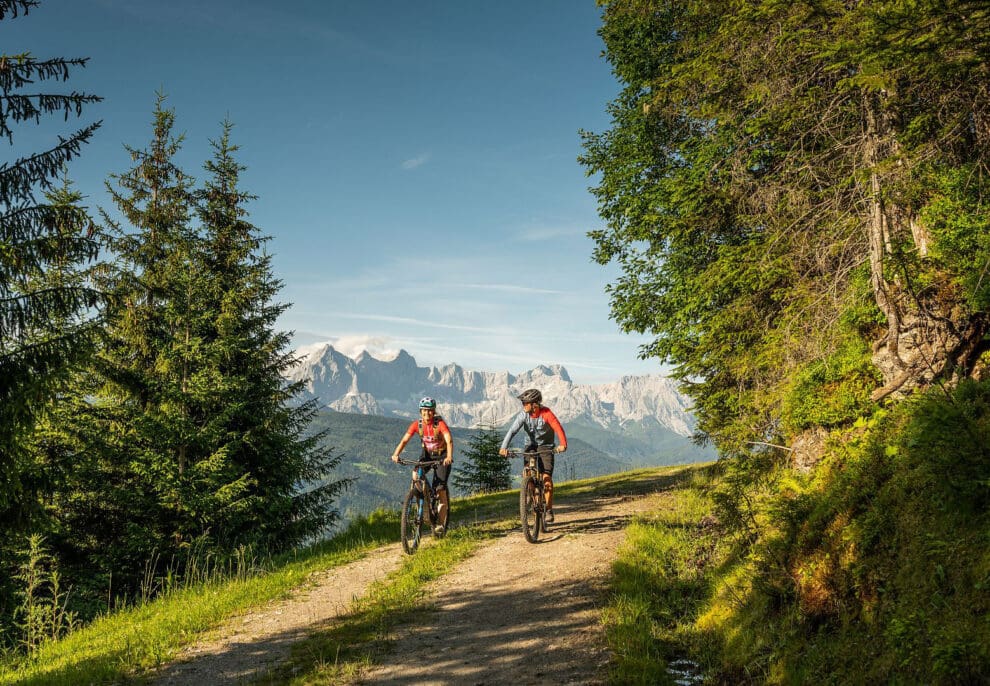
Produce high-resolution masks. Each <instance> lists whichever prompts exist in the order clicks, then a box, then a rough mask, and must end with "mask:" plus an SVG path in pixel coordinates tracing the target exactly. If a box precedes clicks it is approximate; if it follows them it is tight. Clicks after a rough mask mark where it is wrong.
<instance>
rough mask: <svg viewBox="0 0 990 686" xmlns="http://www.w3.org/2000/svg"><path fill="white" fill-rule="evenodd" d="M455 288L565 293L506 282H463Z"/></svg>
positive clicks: (549, 293)
mask: <svg viewBox="0 0 990 686" xmlns="http://www.w3.org/2000/svg"><path fill="white" fill-rule="evenodd" d="M456 288H473V289H476V290H481V291H496V292H499V293H521V294H523V295H526V294H532V295H565V291H555V290H551V289H549V288H533V287H531V286H517V285H515V284H508V283H465V284H459V285H457V286H456Z"/></svg>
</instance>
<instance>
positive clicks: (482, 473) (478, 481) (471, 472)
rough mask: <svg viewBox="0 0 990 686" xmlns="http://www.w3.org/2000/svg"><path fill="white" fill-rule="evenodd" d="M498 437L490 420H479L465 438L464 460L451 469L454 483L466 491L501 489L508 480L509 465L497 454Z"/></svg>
mask: <svg viewBox="0 0 990 686" xmlns="http://www.w3.org/2000/svg"><path fill="white" fill-rule="evenodd" d="M501 444H502V437H501V436H500V435H499V433H498V430H497V429H496V428H495V426H494V425H493V424H483V425H481V427H480V428H479V429H478V432H477V433H475V434H472V436H471V438H469V439H468V447H467V449H466V450H464V451H463V455H464V463H463V465H462V466H460V468H458V469H456V470H455V471H454V485H455V486H457V487H458V488H463V489H464V490H466V491H467V492H468V493H492V492H494V491H504V490H506V489H507V488H509V485H510V484H511V483H512V475H511V471H512V465H511V463H510V462H509V460H507V459H505V458H504V457H502V456H501V455H499V454H498V450H499V448H500V447H501Z"/></svg>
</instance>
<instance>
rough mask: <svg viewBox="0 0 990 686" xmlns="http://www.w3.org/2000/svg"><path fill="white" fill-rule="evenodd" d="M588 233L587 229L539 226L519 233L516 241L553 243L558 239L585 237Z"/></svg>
mask: <svg viewBox="0 0 990 686" xmlns="http://www.w3.org/2000/svg"><path fill="white" fill-rule="evenodd" d="M586 233H587V229H579V228H575V227H573V226H568V227H562V226H538V227H533V228H526V229H522V230H521V231H519V232H517V233H516V240H520V241H525V242H527V243H536V242H542V241H553V240H557V239H558V238H572V237H574V236H584V235H585V234H586Z"/></svg>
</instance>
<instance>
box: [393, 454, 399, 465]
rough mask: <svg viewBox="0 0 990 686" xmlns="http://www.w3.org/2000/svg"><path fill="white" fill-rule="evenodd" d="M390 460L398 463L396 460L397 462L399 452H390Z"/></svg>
mask: <svg viewBox="0 0 990 686" xmlns="http://www.w3.org/2000/svg"><path fill="white" fill-rule="evenodd" d="M392 462H395V463H396V464H398V462H399V453H392Z"/></svg>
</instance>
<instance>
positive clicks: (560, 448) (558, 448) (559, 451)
mask: <svg viewBox="0 0 990 686" xmlns="http://www.w3.org/2000/svg"><path fill="white" fill-rule="evenodd" d="M555 450H556V451H557V452H558V453H562V452H564V451H565V450H567V446H566V445H558V446H557V447H556V448H555Z"/></svg>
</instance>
